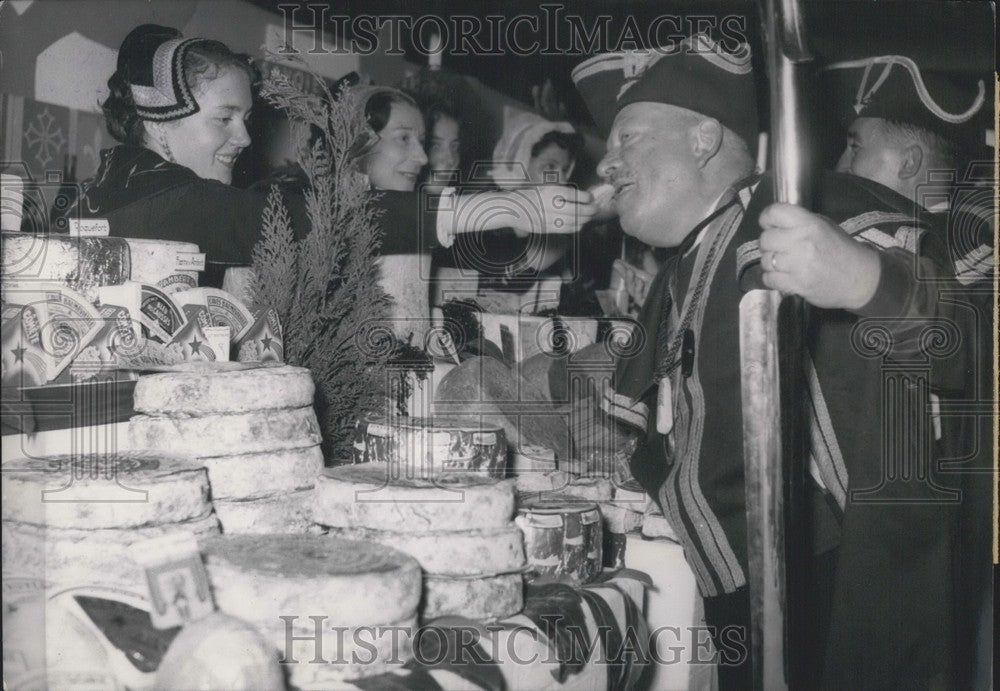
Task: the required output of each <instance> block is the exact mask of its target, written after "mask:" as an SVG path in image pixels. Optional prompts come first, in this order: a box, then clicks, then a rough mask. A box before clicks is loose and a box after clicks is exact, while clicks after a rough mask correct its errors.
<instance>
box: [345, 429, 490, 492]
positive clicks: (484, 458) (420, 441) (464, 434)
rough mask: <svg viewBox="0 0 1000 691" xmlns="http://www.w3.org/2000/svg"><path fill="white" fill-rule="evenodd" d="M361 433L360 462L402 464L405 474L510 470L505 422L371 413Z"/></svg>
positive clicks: (488, 472) (424, 474) (427, 474)
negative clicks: (389, 415)
mask: <svg viewBox="0 0 1000 691" xmlns="http://www.w3.org/2000/svg"><path fill="white" fill-rule="evenodd" d="M358 432H359V435H358V436H359V443H358V444H357V446H359V451H361V453H359V454H357V455H358V456H360V457H358V458H356V459H355V460H357V461H358V462H366V463H368V462H370V463H389V464H392V465H398V466H400V468H401V472H402V473H406V474H408V475H411V476H413V475H416V476H423V477H427V478H434V477H437V476H438V475H441V474H445V473H451V472H456V471H470V472H471V471H476V472H482V473H486V474H488V475H489V476H491V477H495V478H503V477H505V476H506V474H507V438H506V435H505V433H504V430H503V427H500V426H499V425H494V424H491V423H488V422H485V421H482V420H474V419H470V420H463V419H461V418H445V417H433V418H419V417H407V416H400V417H394V418H387V417H385V416H382V415H367V416H365V418H364V419H363V420H362V421H360V422H359V423H358Z"/></svg>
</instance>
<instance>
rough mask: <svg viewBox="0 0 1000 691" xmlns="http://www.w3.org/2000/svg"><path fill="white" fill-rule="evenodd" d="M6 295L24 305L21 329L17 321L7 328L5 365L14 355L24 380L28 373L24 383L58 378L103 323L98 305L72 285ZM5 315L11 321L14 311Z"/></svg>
mask: <svg viewBox="0 0 1000 691" xmlns="http://www.w3.org/2000/svg"><path fill="white" fill-rule="evenodd" d="M4 297H5V299H6V300H7V301H8V303H9V304H10V305H22V306H23V309H21V310H20V318H19V319H18V321H19V322H20V329H18V328H17V326H18V325H17V324H16V322H12V323H10V325H9V326H8V328H7V329H5V333H4V368H5V371H6V368H7V364H8V363H7V360H8V356H11V357H12V358H13V362H11V363H10V364H11V365H13V366H14V368H15V369H17V370H19V371H20V372H21V375H22V379H23V378H24V377H23V375H24V374H25V373H26V372H27V374H28V378H27V380H25V381H24V385H29V384H28V382H29V381H34V380H36V379H41V381H40V382H39V383H40V384H44V383H46V382H48V381H52V380H53V379H55V378H56V377H57V376H59V374H60V373H61V372H62V371H63V370H65V369H66V367H67V366H68V365H69V363H70V362H72V361H73V360H74V359H75V358H76V357H77V356H78V355H79V354H80V353H81V352H82V351H83V349H84V348H86V347H87V345H89V344H90V342H91V341H92V340H93V339H94V337H95V336H96V335H97V333H98V332H99V331H100V330H101V327H102V326H103V321H102V320H101V318H100V315H99V314H98V313H97V310H96V309H94V306H93V305H92V304H90V302H89V301H88V300H87V299H86V298H85V297H83V296H82V295H80V294H79V293H77V292H76V291H73V290H70V289H69V288H65V287H62V286H58V287H53V288H50V289H44V290H20V289H10V290H7V291H5V294H4ZM4 316H5V318H6V319H5V321H8V322H10V321H11V318H13V317H14V312H13V311H10V312H6V311H5V315H4ZM8 341H9V342H10V345H9V346H8V345H7V343H8ZM18 366H20V367H18Z"/></svg>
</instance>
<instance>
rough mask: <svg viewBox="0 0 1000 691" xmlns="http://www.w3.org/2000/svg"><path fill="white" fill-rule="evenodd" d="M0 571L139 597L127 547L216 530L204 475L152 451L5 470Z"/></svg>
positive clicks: (18, 464)
mask: <svg viewBox="0 0 1000 691" xmlns="http://www.w3.org/2000/svg"><path fill="white" fill-rule="evenodd" d="M0 477H2V485H3V508H2V513H3V572H4V579H5V580H6V579H7V577H8V576H13V577H17V578H27V579H31V580H37V581H40V582H43V583H45V584H46V585H49V586H54V585H64V586H83V585H103V586H111V587H122V588H125V589H128V590H132V591H136V590H138V591H139V592H143V591H144V589H145V581H144V580H143V576H142V571H141V569H140V568H139V566H138V565H137V564H136V563H135V562H134V561H132V559H131V557H130V556H129V553H128V548H129V546H130V545H132V544H133V543H136V542H140V541H142V540H146V539H149V538H153V537H159V536H161V535H165V534H168V533H171V532H176V531H190V532H192V533H195V534H197V535H208V534H213V533H218V532H219V524H218V520H217V519H216V517H215V516H214V515H213V514H212V504H211V501H210V499H209V487H208V476H207V474H206V473H205V469H204V468H202V467H200V466H199V465H197V464H195V463H192V462H191V461H187V460H183V459H180V458H176V457H171V456H168V455H164V454H154V453H123V454H119V455H109V456H101V457H98V458H96V459H95V458H90V457H83V458H75V459H74V458H71V457H68V456H63V457H53V458H48V459H21V460H12V461H8V462H7V463H4V465H3V472H2V473H0Z"/></svg>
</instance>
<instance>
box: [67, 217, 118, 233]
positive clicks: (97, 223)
mask: <svg viewBox="0 0 1000 691" xmlns="http://www.w3.org/2000/svg"><path fill="white" fill-rule="evenodd" d="M69 234H70V236H72V237H78V238H106V237H107V236H108V235H110V234H111V226H110V224H108V220H107V219H106V218H71V219H69Z"/></svg>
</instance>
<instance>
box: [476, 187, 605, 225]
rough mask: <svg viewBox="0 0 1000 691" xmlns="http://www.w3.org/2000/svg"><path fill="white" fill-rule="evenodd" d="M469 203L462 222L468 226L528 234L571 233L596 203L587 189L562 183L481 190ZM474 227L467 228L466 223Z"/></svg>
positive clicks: (589, 216)
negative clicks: (503, 229)
mask: <svg viewBox="0 0 1000 691" xmlns="http://www.w3.org/2000/svg"><path fill="white" fill-rule="evenodd" d="M473 196H474V197H477V199H476V200H475V203H474V204H465V205H463V206H465V207H468V209H467V210H466V213H465V214H463V215H464V216H465V217H466V218H465V219H463V221H464V222H463V223H460V226H461V225H465V226H466V228H465V230H466V231H469V230H497V229H500V228H513V229H514V231H515V232H516V233H517V234H518V235H519V236H521V237H524V236H526V235H529V234H538V235H571V234H573V233H576V232H577V231H579V230H580V228H582V227H583V225H584V224H585V223H587V222H588V221H589V220H590V219H591V218H593V216H594V213H595V212H596V207H595V206H594V204H593V197H592V196H591V194H590V193H589V192H586V191H583V190H577V189H576V188H574V187H567V186H565V185H537V186H532V187H524V188H521V189H516V190H503V191H499V192H484V193H482V194H481V195H473ZM470 224H471V225H472V226H474V227H472V228H469V227H468V226H469V225H470Z"/></svg>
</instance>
